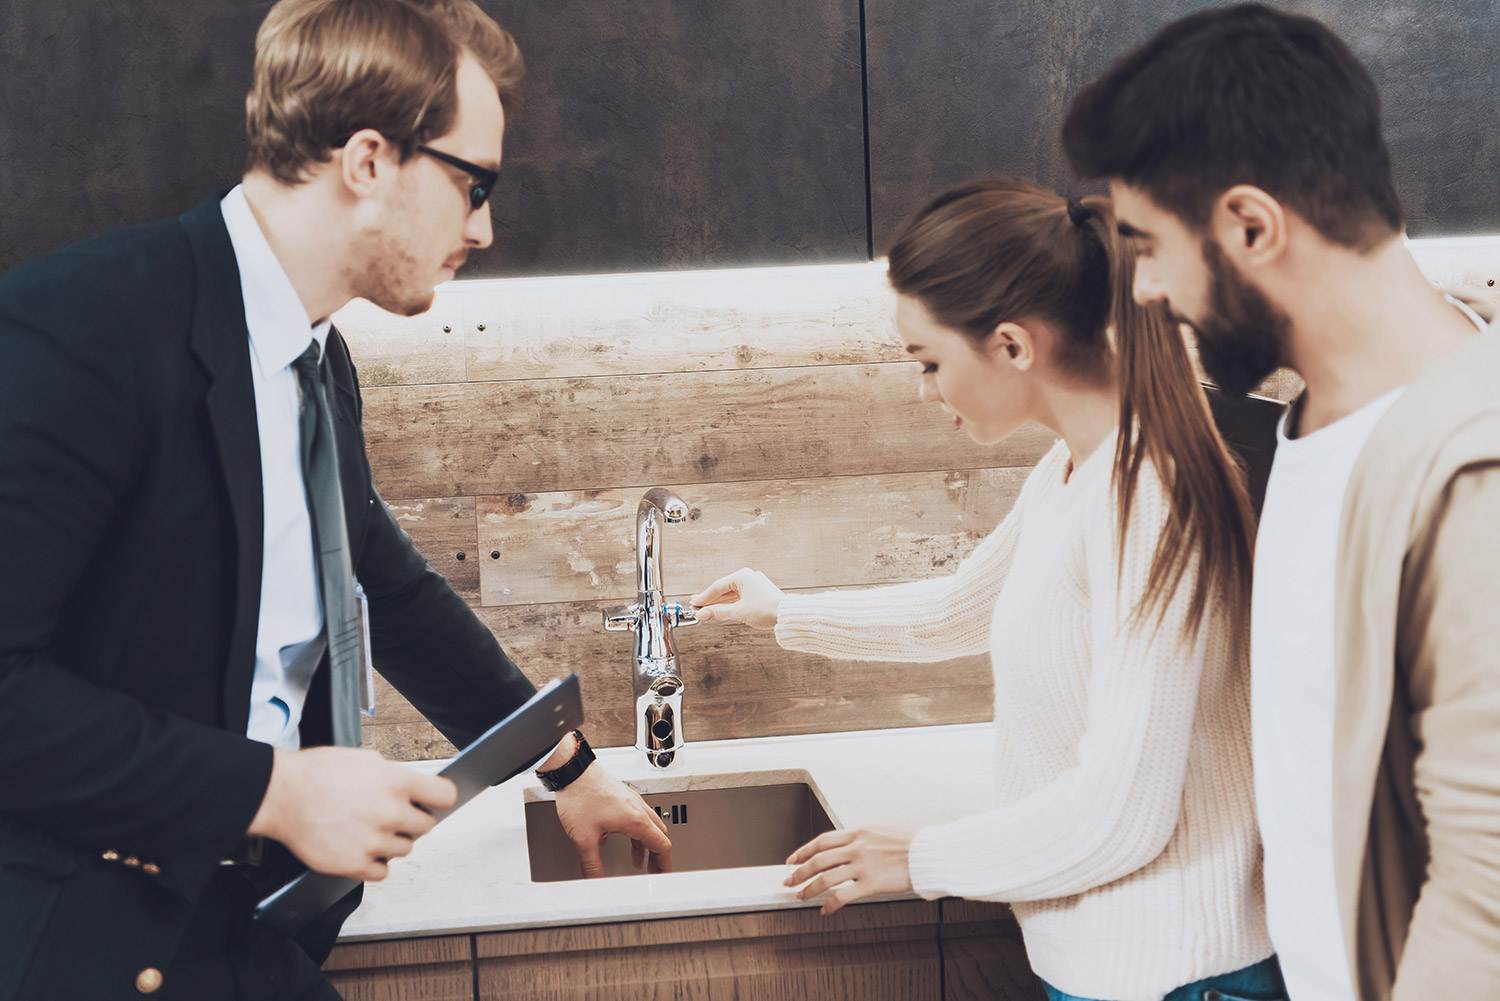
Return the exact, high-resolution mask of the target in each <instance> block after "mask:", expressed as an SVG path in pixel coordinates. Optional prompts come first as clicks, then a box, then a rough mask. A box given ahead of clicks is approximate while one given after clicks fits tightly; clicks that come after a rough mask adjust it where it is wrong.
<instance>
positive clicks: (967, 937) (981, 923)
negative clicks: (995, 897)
mask: <svg viewBox="0 0 1500 1001" xmlns="http://www.w3.org/2000/svg"><path fill="white" fill-rule="evenodd" d="M938 903H939V904H941V905H942V913H943V919H942V924H941V925H940V926H939V933H940V935H941V938H942V952H943V988H944V989H943V1001H980V999H984V1001H1046V997H1047V992H1046V991H1045V990H1043V989H1042V982H1041V981H1040V980H1039V979H1037V976H1036V974H1034V973H1032V972H1031V964H1030V963H1029V962H1028V961H1027V959H1026V944H1025V943H1024V942H1022V941H1021V926H1020V925H1018V924H1016V919H1015V917H1013V916H1012V915H1011V912H1010V908H1009V907H1007V906H1006V905H1005V904H988V903H985V902H984V901H981V900H940V901H938Z"/></svg>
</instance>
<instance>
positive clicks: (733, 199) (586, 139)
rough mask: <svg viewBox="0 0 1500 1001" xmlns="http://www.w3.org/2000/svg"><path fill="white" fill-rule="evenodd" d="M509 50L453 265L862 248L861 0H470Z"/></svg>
mask: <svg viewBox="0 0 1500 1001" xmlns="http://www.w3.org/2000/svg"><path fill="white" fill-rule="evenodd" d="M482 6H484V8H485V9H486V10H487V11H489V12H490V13H491V14H493V15H494V16H495V17H496V19H497V20H498V21H499V22H500V23H501V24H502V25H503V26H505V27H506V28H507V29H508V30H509V31H511V33H512V34H514V35H515V36H516V40H517V41H518V42H519V44H520V46H521V51H522V53H523V54H524V56H525V58H526V66H527V77H526V82H525V84H524V85H523V86H524V90H525V102H526V106H525V108H524V109H523V110H522V111H521V113H520V114H519V115H518V116H517V117H516V119H515V121H514V123H513V126H512V128H511V129H510V130H509V131H508V132H507V137H506V150H505V162H504V165H503V167H502V169H501V172H500V184H499V187H498V189H497V191H496V193H495V195H494V201H495V217H496V232H495V246H494V247H493V248H492V249H491V250H489V251H484V252H480V253H476V254H474V255H473V257H472V258H471V264H470V266H469V267H468V268H467V269H466V270H465V271H464V276H465V277H475V276H494V275H517V274H578V273H590V272H624V271H655V270H662V269H684V268H706V267H725V266H751V265H767V264H814V263H822V262H827V261H855V260H865V259H866V253H867V249H868V243H867V232H866V227H865V165H864V120H863V104H862V92H861V72H860V70H861V68H860V23H859V0H826V2H822V3H804V2H800V0H715V2H713V3H699V2H694V0H637V2H634V3H599V2H598V0H548V2H547V3H535V2H529V0H528V2H521V0H483V2H482Z"/></svg>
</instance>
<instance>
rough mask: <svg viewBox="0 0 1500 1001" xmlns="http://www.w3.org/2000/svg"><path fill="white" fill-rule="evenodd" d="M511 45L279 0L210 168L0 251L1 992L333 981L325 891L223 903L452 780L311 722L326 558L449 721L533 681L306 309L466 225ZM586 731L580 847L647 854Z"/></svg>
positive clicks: (336, 2) (315, 312)
mask: <svg viewBox="0 0 1500 1001" xmlns="http://www.w3.org/2000/svg"><path fill="white" fill-rule="evenodd" d="M519 76H520V59H519V55H518V53H517V52H516V50H515V46H514V42H513V41H512V40H511V39H510V36H509V35H507V34H505V33H504V32H503V31H501V30H500V29H499V28H498V26H496V25H495V24H494V22H493V21H491V20H489V18H488V17H486V16H485V15H484V14H483V13H481V12H480V11H479V9H478V8H477V7H476V6H474V5H473V4H472V3H470V2H469V0H282V2H281V3H279V4H278V5H277V6H276V7H275V8H273V9H272V11H271V12H270V14H269V15H268V17H267V19H266V22H265V24H264V25H263V26H262V28H261V31H260V34H259V35H258V37H257V41H256V68H255V82H254V85H253V88H252V90H251V93H250V95H249V99H248V101H247V109H248V117H249V128H248V131H249V137H250V156H249V161H248V166H247V170H246V174H245V177H244V180H243V183H242V184H241V185H240V186H239V187H237V188H235V189H234V190H233V191H232V192H230V193H229V194H228V195H227V196H226V195H222V194H221V195H216V196H214V197H212V198H210V199H208V200H207V201H205V202H203V203H202V204H201V205H199V206H198V207H197V208H195V209H193V210H192V211H190V212H188V213H187V214H185V215H183V216H181V217H180V218H177V219H171V220H166V221H162V222H157V223H152V224H148V225H145V226H139V227H135V228H132V229H126V230H121V231H118V232H114V233H109V234H106V235H104V236H101V237H98V238H95V239H93V240H90V241H88V242H85V243H83V244H79V245H77V246H74V247H71V248H68V249H65V250H63V251H60V252H58V253H55V254H52V255H50V256H48V257H44V258H41V259H38V260H34V261H31V262H29V263H27V264H23V265H21V266H20V267H18V268H16V269H15V270H14V271H13V272H11V273H10V274H9V275H8V276H6V277H5V278H4V279H3V280H0V999H22V998H24V999H45V1001H71V999H75V998H76V999H86V1001H108V999H114V998H131V997H140V996H141V995H143V994H146V995H150V994H156V995H157V996H159V997H171V998H184V999H186V998H192V999H195V1001H197V999H220V998H244V999H259V998H267V999H269V998H277V999H302V998H308V999H311V998H319V999H323V998H335V997H337V995H336V993H335V992H334V991H333V989H332V988H331V987H330V986H329V985H328V984H327V982H326V980H324V979H323V978H322V976H321V974H320V973H319V972H318V970H317V963H318V962H319V961H321V959H322V958H323V956H325V955H326V952H327V950H328V948H329V947H330V946H331V944H332V941H333V938H334V936H335V935H336V934H337V928H338V925H339V923H340V922H341V921H342V919H343V917H345V916H347V912H348V911H349V910H352V908H353V906H354V905H355V904H356V903H357V900H356V899H351V900H349V901H347V902H346V904H345V906H343V907H342V908H341V909H339V913H336V914H332V915H330V916H329V917H328V919H326V920H325V921H323V922H322V923H321V924H319V925H317V926H315V927H314V928H313V929H310V930H309V932H308V933H305V934H304V935H303V936H302V937H301V938H300V940H298V941H293V940H292V939H290V938H287V937H285V936H282V935H280V934H278V933H275V932H272V931H270V930H269V929H266V928H264V927H261V926H258V925H254V924H252V923H251V921H250V917H249V915H250V910H251V907H252V905H253V903H254V901H255V900H256V899H257V897H258V896H259V895H262V894H264V893H265V892H267V890H268V889H270V888H273V887H274V886H275V885H277V884H279V883H280V882H284V881H285V880H286V879H287V878H289V877H290V875H291V874H292V873H294V872H295V871H297V870H298V869H300V868H301V867H302V866H304V865H305V866H306V867H310V868H312V869H315V870H318V871H322V872H329V873H335V874H339V875H345V876H349V877H353V878H356V879H380V878H382V877H383V876H384V875H385V872H386V860H389V859H391V858H395V857H398V856H401V855H405V854H406V853H407V852H408V851H410V849H411V845H412V842H413V840H414V839H415V838H417V837H420V836H421V835H422V834H424V833H426V831H427V830H428V829H429V828H430V827H431V825H432V822H433V821H432V818H431V816H430V814H429V813H428V812H426V809H423V808H424V807H425V808H427V809H431V808H442V807H444V806H446V805H449V804H451V802H452V801H453V798H454V795H455V793H454V789H453V786H452V784H451V783H449V782H448V781H447V780H445V779H440V778H437V777H434V776H428V775H422V774H418V773H416V772H415V771H413V770H411V769H408V768H405V767H402V766H400V765H397V764H394V763H392V762H388V761H385V760H384V759H383V758H381V757H380V756H379V755H378V754H376V753H375V752H373V751H361V750H359V749H357V747H353V746H323V745H328V744H330V743H343V744H357V741H358V725H357V721H358V705H357V698H358V696H357V692H358V682H357V680H355V681H353V684H354V686H355V687H354V688H353V689H352V691H354V692H355V693H356V695H355V696H353V697H352V698H351V696H350V695H349V692H350V691H351V689H350V688H349V683H350V682H351V679H354V678H356V675H355V674H351V673H350V672H349V669H348V667H347V662H348V658H347V653H348V651H349V650H350V649H352V648H351V646H350V643H349V634H350V632H351V630H350V629H349V624H350V621H352V620H351V619H348V618H346V617H345V616H344V614H343V610H344V609H345V607H346V606H345V603H344V600H345V597H346V596H352V594H353V593H354V580H355V579H357V581H358V584H359V586H360V587H361V588H362V589H363V592H364V593H365V594H366V595H367V596H368V602H369V612H368V622H369V625H370V629H371V641H372V645H373V655H374V662H375V664H376V665H377V666H378V667H379V669H380V670H381V672H382V674H384V675H385V676H386V677H387V678H389V679H390V680H391V681H392V683H393V684H394V685H395V686H396V687H397V688H398V689H399V690H400V691H401V692H402V693H403V694H404V695H405V696H406V697H407V698H408V699H410V700H411V702H412V703H413V704H415V705H416V706H417V707H418V708H419V709H420V710H422V711H423V712H424V713H425V714H426V715H427V716H428V717H429V718H430V719H431V720H433V722H434V723H435V724H437V726H438V727H439V728H440V729H441V730H442V731H443V732H444V734H445V735H447V736H448V737H449V738H450V739H451V740H453V741H454V743H456V744H459V745H463V744H465V743H467V742H468V741H470V740H471V739H472V738H474V737H475V736H477V735H478V734H479V733H482V732H483V731H484V730H485V729H487V728H488V727H489V726H491V725H492V724H493V723H494V722H496V721H497V720H498V719H500V718H502V717H504V716H505V715H506V714H507V713H508V712H510V711H511V710H512V709H514V708H515V707H516V706H518V705H519V704H520V703H521V702H523V701H524V700H526V699H527V698H529V697H530V696H531V694H532V693H533V691H534V689H533V687H532V685H531V684H530V683H529V682H528V681H527V679H526V678H525V676H524V675H523V674H522V673H521V672H520V671H519V670H518V669H517V668H516V666H515V665H514V664H513V663H512V662H511V661H510V660H509V659H508V658H507V657H506V655H505V654H504V653H503V652H502V650H501V649H500V647H499V645H498V644H497V643H496V642H495V640H494V638H493V637H492V636H491V635H490V634H489V632H488V631H487V630H486V629H485V627H484V626H483V625H482V624H481V623H480V622H479V621H478V620H477V619H476V618H475V616H474V615H473V613H472V612H471V611H470V609H469V608H468V607H467V606H466V605H465V603H464V602H463V601H462V600H461V599H460V598H458V597H457V595H455V594H454V592H453V591H452V589H451V588H450V587H449V586H448V584H447V583H446V581H444V579H443V578H442V577H441V576H439V575H438V574H437V573H435V572H434V571H433V570H432V569H431V568H430V567H429V566H428V565H427V563H426V561H425V560H424V559H423V558H422V556H421V555H420V554H419V553H418V552H417V551H416V549H415V548H414V547H413V546H412V543H411V540H410V539H409V538H408V537H407V536H406V534H405V533H404V532H402V530H401V529H400V527H399V526H398V525H397V523H396V521H395V520H394V518H393V517H392V516H391V513H390V511H389V510H388V509H387V508H386V506H385V504H384V502H383V501H382V500H381V498H380V496H379V495H378V494H377V493H376V491H375V488H374V486H373V485H372V483H371V478H370V468H369V464H368V462H367V461H366V458H365V454H364V440H363V437H362V434H361V430H360V399H359V386H358V382H357V379H356V375H355V370H354V366H353V365H352V364H351V362H350V360H349V356H348V353H347V351H346V349H345V347H344V344H343V341H342V339H341V338H340V337H339V334H338V332H337V331H336V330H334V329H332V328H331V327H330V325H329V323H328V320H327V318H328V316H329V315H330V314H332V313H333V312H334V311H335V310H337V309H338V308H339V307H341V306H342V305H343V304H344V303H346V302H347V301H348V300H349V299H351V298H353V297H356V296H363V297H365V298H368V299H370V300H372V301H373V302H375V303H376V304H377V305H380V306H383V307H384V308H387V309H389V310H392V311H394V312H399V313H403V314H408V315H410V314H415V313H419V312H421V311H423V310H425V309H426V308H427V307H428V306H429V305H430V304H431V301H432V289H433V286H434V285H435V284H436V283H438V282H440V281H443V280H446V279H449V278H452V277H453V271H454V270H456V268H457V267H458V266H459V265H460V264H461V263H462V262H463V259H464V257H465V256H466V255H467V253H468V251H469V249H470V248H474V247H483V246H486V245H488V244H489V242H490V240H491V235H492V234H491V231H490V221H489V216H488V213H487V210H486V209H485V208H484V200H485V197H486V196H487V195H488V191H489V187H490V186H491V185H493V183H494V181H495V174H494V172H495V171H496V170H497V169H498V167H499V161H500V153H501V139H502V133H503V130H504V124H505V109H506V107H507V105H511V104H513V99H514V96H515V93H516V84H517V82H518V79H519ZM320 428H324V429H329V430H325V431H320V430H319V429H320ZM330 439H331V442H332V447H331V448H324V447H323V446H324V445H327V444H328V443H329V441H330ZM318 443H321V444H318ZM320 449H321V451H320ZM335 460H336V461H335ZM319 497H324V498H327V497H331V498H332V500H331V501H327V500H325V501H322V502H321V506H320V501H319V500H318V498H319ZM340 560H342V561H343V562H342V563H340ZM339 566H343V567H344V570H343V571H342V573H340V572H339V570H338V567H339ZM341 578H342V579H341ZM347 607H348V608H351V609H352V608H353V607H355V606H354V604H353V602H352V600H351V601H349V602H348V605H347ZM352 632H353V635H354V637H355V639H356V640H357V637H358V633H357V630H353V631H352ZM341 658H342V659H341ZM355 662H356V663H357V656H356V659H355ZM330 663H332V665H333V666H332V667H330ZM341 663H342V664H344V665H345V666H344V667H340V664H341ZM341 672H342V673H341ZM351 720H352V721H353V724H352V731H351V729H350V727H351ZM351 733H352V735H353V736H352V739H350V735H351ZM589 760H591V755H589V754H588V752H587V747H586V745H583V746H582V747H579V746H578V744H577V741H575V739H574V738H572V737H569V738H568V739H565V740H564V742H563V744H562V745H560V746H559V747H558V748H557V750H556V751H555V752H554V753H553V754H552V756H551V757H550V758H549V759H548V760H547V761H546V762H545V763H544V764H543V766H542V770H543V771H544V772H548V773H554V774H552V775H551V776H550V777H551V780H552V781H553V782H554V783H556V784H558V785H563V786H565V787H564V788H562V789H561V791H560V792H559V793H558V804H559V812H560V814H561V815H562V816H563V817H564V825H565V827H566V828H567V829H568V831H569V834H570V835H571V836H572V837H573V839H574V841H575V844H576V845H577V846H578V848H579V852H580V855H581V857H582V858H583V860H584V866H585V869H586V871H594V872H597V858H598V845H599V842H600V840H601V839H602V838H603V837H604V836H605V835H606V834H608V833H611V832H619V833H624V834H626V835H628V836H630V837H632V838H634V839H636V840H638V841H639V842H642V843H644V846H645V847H646V848H649V849H650V850H651V851H652V852H653V853H660V854H662V855H666V854H667V853H669V852H670V847H671V846H670V843H669V841H668V840H667V838H666V835H665V829H664V826H662V825H661V822H660V820H659V819H658V818H657V817H656V816H655V814H654V813H652V812H651V811H650V810H649V809H647V808H646V806H645V804H644V803H643V802H641V800H640V798H639V797H638V796H636V795H635V794H634V793H632V792H630V791H629V790H628V789H626V788H625V787H624V786H622V785H621V784H619V783H618V782H616V781H614V780H612V779H610V778H609V777H608V776H607V775H605V774H604V773H603V772H602V770H601V769H600V768H599V767H598V766H593V767H589V766H588V761H589ZM664 861H666V860H664Z"/></svg>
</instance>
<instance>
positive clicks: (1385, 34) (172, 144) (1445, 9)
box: [0, 0, 1500, 277]
mask: <svg viewBox="0 0 1500 1001" xmlns="http://www.w3.org/2000/svg"><path fill="white" fill-rule="evenodd" d="M483 3H484V5H485V6H486V7H487V9H489V10H490V11H491V12H493V13H495V14H496V15H497V16H498V17H499V18H500V19H501V21H502V23H504V24H506V25H507V26H508V27H510V28H512V29H513V30H514V31H515V33H516V35H517V37H518V38H519V39H520V41H521V43H522V47H523V49H524V51H525V53H526V55H527V60H528V63H529V65H530V68H531V77H530V81H529V86H528V88H527V90H528V100H529V106H528V107H527V109H526V111H525V112H524V113H523V115H522V116H521V117H520V118H519V119H518V120H517V122H516V123H515V126H514V129H513V131H512V132H511V134H510V136H509V139H508V143H509V145H508V149H507V163H506V165H505V169H504V171H503V172H502V175H501V184H500V189H499V191H498V193H497V195H496V198H495V209H494V211H495V217H496V221H497V230H498V234H497V235H498V241H497V246H496V247H495V248H494V249H492V250H490V251H488V252H485V253H483V254H477V255H475V256H474V258H473V259H472V263H471V264H470V266H469V267H468V268H467V269H466V270H465V272H464V276H465V277H473V276H478V275H497V274H544V273H570V272H586V271H630V270H657V269H665V268H692V267H717V266H732V265H748V264H786V263H813V262H824V261H843V260H856V259H860V258H862V257H863V256H864V255H865V253H866V247H867V240H868V239H869V238H870V235H871V234H869V233H867V227H866V218H865V216H866V186H865V163H864V160H865V142H864V139H865V124H864V114H863V100H862V98H863V97H864V96H865V94H864V93H862V91H861V70H862V68H863V69H866V70H867V71H868V77H869V86H868V91H867V95H868V101H869V150H870V160H871V178H872V183H871V186H870V190H869V197H870V208H871V213H872V217H873V239H874V244H875V248H876V251H877V252H879V250H880V249H881V247H882V246H883V244H884V241H885V240H886V239H887V238H888V237H889V235H890V232H891V229H892V228H893V226H894V225H895V224H896V223H897V222H898V221H899V219H900V218H901V217H902V216H903V215H905V214H906V213H907V212H909V211H910V210H911V209H912V208H914V207H915V206H916V205H917V204H918V203H919V202H920V201H921V199H923V198H924V197H926V196H927V195H929V194H931V193H933V192H934V191H936V190H937V189H938V188H940V187H942V186H943V185H946V184H949V183H953V182H956V181H958V180H961V179H963V178H965V177H968V176H970V175H973V174H976V173H980V172H984V171H988V170H999V171H1004V172H1009V173H1018V174H1022V175H1026V176H1030V177H1033V178H1036V179H1037V180H1039V181H1041V182H1042V183H1044V184H1049V185H1051V186H1054V187H1058V188H1061V189H1063V190H1074V191H1076V190H1080V188H1081V186H1080V185H1077V184H1076V183H1075V182H1073V181H1072V180H1071V178H1070V177H1069V176H1068V173H1067V169H1066V165H1065V164H1064V162H1063V158H1062V155H1061V151H1060V150H1059V149H1058V145H1057V130H1058V125H1059V123H1060V121H1061V117H1062V114H1063V111H1064V109H1065V108H1066V106H1067V101H1068V100H1069V99H1070V98H1071V97H1072V95H1073V94H1074V93H1076V91H1077V90H1078V89H1079V88H1080V87H1081V86H1082V85H1083V84H1084V83H1085V82H1086V81H1087V80H1088V79H1089V78H1090V77H1092V76H1093V75H1095V74H1096V73H1098V72H1099V71H1100V70H1101V69H1103V67H1105V66H1106V65H1108V63H1109V62H1110V61H1111V60H1112V59H1113V58H1114V57H1116V56H1117V55H1119V54H1120V53H1122V52H1123V51H1124V50H1125V49H1126V48H1127V47H1128V46H1130V45H1133V44H1135V43H1137V42H1139V41H1141V40H1143V39H1144V38H1145V37H1146V36H1147V35H1149V34H1150V33H1151V32H1152V31H1153V30H1154V29H1155V28H1156V27H1157V26H1159V25H1160V24H1162V23H1164V22H1165V21H1166V20H1168V19H1170V18H1171V17H1175V16H1177V15H1179V14H1182V13H1184V12H1186V11H1188V10H1191V9H1194V8H1196V7H1199V6H1203V4H1201V3H1197V2H1192V0H1113V2H1110V3H1098V2H1097V0H1010V2H1006V3H997V2H996V0H928V2H925V3H921V4H910V3H899V2H897V0H863V6H864V13H865V20H866V27H867V45H866V47H865V49H864V51H863V53H862V51H861V47H860V13H861V10H860V8H861V0H820V2H809V0H716V2H702V0H633V2H629V3H625V2H621V0H525V2H523V0H483ZM269 6H270V3H269V0H192V2H189V0H155V2H146V0H136V2H133V3H127V2H124V0H50V2H49V0H6V2H3V3H0V272H3V271H4V270H7V269H8V268H9V267H11V266H12V265H14V264H15V263H16V262H18V261H20V260H22V259H24V258H26V257H30V256H33V255H35V254H39V253H42V252H44V251H47V250H50V249H53V248H55V247H58V246H62V245H63V244H65V243H68V242H71V241H73V240H76V239H79V238H81V237H83V236H86V235H88V234H90V233H94V232H98V231H101V230H104V229H108V228H111V227H114V226H118V225H123V224H126V223H131V222H141V221H145V220H148V219H153V218H157V217H160V216H163V215H168V214H172V213H175V212H180V211H182V210H183V209H186V208H188V207H190V206H191V205H192V204H194V203H195V202H197V201H198V200H199V199H200V198H202V197H203V196H204V195H205V194H206V193H208V192H209V191H211V190H213V189H215V188H217V187H223V186H228V185H229V184H232V183H233V182H234V180H235V179H236V178H237V176H238V173H239V166H240V163H241V161H242V158H243V151H244V140H243V134H242V107H243V98H244V92H245V89H246V87H247V86H248V83H249V76H250V63H251V55H252V42H253V38H254V34H255V28H256V26H257V25H258V24H259V22H260V20H261V18H262V17H263V16H264V14H265V11H266V10H267V9H268V8H269ZM1290 6H1293V7H1296V8H1297V9H1301V10H1305V11H1307V12H1309V13H1312V14H1315V15H1317V16H1320V17H1323V18H1324V19H1326V20H1327V21H1329V22H1330V23H1331V24H1332V25H1333V26H1334V27H1335V28H1336V29H1337V30H1339V31H1340V32H1341V33H1343V34H1344V35H1345V37H1347V38H1348V39H1349V40H1350V41H1351V43H1352V44H1353V46H1354V48H1355V51H1356V52H1357V53H1358V54H1359V55H1360V56H1361V58H1363V59H1365V60H1366V61H1367V63H1368V64H1369V65H1370V67H1371V69H1372V70H1373V72H1374V74H1375V77H1376V79H1377V81H1378V82H1379V84H1380V86H1381V89H1382V92H1383V93H1384V95H1385V101H1386V129H1387V135H1388V136H1389V139H1390V143H1391V149H1392V154H1393V156H1394V158H1395V162H1396V170H1397V181H1398V186H1399V188H1400V191H1401V194H1402V198H1403V200H1404V201H1405V204H1406V208H1407V212H1408V216H1409V219H1410V223H1411V231H1412V233H1413V234H1414V235H1418V236H1428V235H1435V234H1449V233H1464V232H1476V231H1489V232H1493V231H1495V230H1496V229H1500V184H1497V183H1496V178H1500V101H1497V100H1496V95H1497V94H1500V58H1497V57H1496V55H1495V52H1494V46H1493V43H1492V40H1493V39H1494V38H1495V37H1497V36H1500V5H1497V4H1496V3H1495V2H1494V0H1445V2H1438V0H1408V2H1406V3H1395V2H1390V0H1306V2H1298V3H1296V4H1291V5H1290ZM862 56H863V57H864V59H865V65H864V67H862V66H861V58H862Z"/></svg>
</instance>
